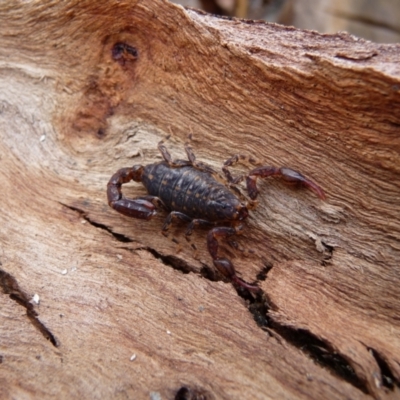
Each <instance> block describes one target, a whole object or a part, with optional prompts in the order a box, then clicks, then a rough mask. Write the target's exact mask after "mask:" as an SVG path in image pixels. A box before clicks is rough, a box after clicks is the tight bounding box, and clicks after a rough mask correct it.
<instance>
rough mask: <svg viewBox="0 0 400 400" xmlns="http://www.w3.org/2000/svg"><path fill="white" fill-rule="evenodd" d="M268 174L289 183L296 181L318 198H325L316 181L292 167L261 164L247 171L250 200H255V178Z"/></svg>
mask: <svg viewBox="0 0 400 400" xmlns="http://www.w3.org/2000/svg"><path fill="white" fill-rule="evenodd" d="M269 176H279V177H281V178H282V179H284V180H285V181H286V182H289V183H297V184H299V185H301V186H304V187H306V188H308V189H310V190H312V191H313V192H314V193H315V194H316V195H317V196H318V197H319V198H321V199H322V200H325V193H324V191H323V190H322V188H320V187H319V186H318V185H317V184H316V183H314V182H312V181H310V180H309V179H308V178H306V177H305V176H304V175H302V174H301V173H300V172H297V171H294V170H293V169H290V168H286V167H282V168H276V167H271V166H263V167H258V168H255V169H253V170H252V171H250V172H249V174H248V175H247V177H246V185H247V191H248V193H249V196H250V198H251V199H252V200H255V199H256V198H257V195H258V193H259V192H258V189H257V178H259V177H261V178H267V177H269Z"/></svg>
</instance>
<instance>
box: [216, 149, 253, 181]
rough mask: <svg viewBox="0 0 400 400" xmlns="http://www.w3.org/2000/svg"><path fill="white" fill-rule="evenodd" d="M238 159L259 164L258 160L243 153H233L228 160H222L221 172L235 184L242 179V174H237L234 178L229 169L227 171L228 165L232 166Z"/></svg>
mask: <svg viewBox="0 0 400 400" xmlns="http://www.w3.org/2000/svg"><path fill="white" fill-rule="evenodd" d="M239 161H247V162H249V163H250V164H252V165H257V164H260V161H259V160H257V159H255V158H253V157H251V156H247V155H244V154H235V155H234V156H232V157H231V158H229V159H228V160H226V161H225V162H224V165H223V166H222V172H223V173H224V175H225V177H226V179H227V180H228V182H229V183H231V184H233V185H236V184H238V183H240V182H242V180H243V179H244V177H245V176H244V175H239V176H237V177H236V178H234V177H233V176H232V174H231V171H229V169H228V167H232V166H233V165H235V164H237V163H238V162H239Z"/></svg>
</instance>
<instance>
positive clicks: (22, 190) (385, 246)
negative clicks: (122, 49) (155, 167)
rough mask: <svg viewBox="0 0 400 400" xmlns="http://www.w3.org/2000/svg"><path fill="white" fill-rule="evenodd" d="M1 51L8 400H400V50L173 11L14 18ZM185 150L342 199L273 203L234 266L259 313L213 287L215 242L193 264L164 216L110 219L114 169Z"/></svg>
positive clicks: (0, 19) (230, 291)
mask: <svg viewBox="0 0 400 400" xmlns="http://www.w3.org/2000/svg"><path fill="white" fill-rule="evenodd" d="M0 37H1V40H0V77H1V79H0V148H1V150H0V157H1V158H0V162H1V168H0V182H1V188H2V196H1V200H0V201H1V203H0V204H1V210H2V212H1V214H0V225H1V230H0V238H1V242H0V243H1V251H0V262H1V266H0V269H1V271H0V287H1V288H2V294H1V295H0V304H1V307H0V338H1V340H0V397H1V398H11V397H13V398H39V397H41V398H51V397H57V398H71V397H76V398H78V397H80V398H136V399H147V398H157V396H161V398H163V399H172V398H174V397H175V395H176V393H177V392H178V390H179V389H180V388H182V387H187V388H191V390H197V391H198V392H199V393H202V394H203V395H204V396H205V397H204V398H207V399H214V398H215V399H243V398H249V399H265V398H271V399H277V398H279V399H282V398H288V399H289V398H291V399H292V398H294V399H300V398H304V399H306V398H307V399H308V398H314V399H321V398H325V399H335V398H337V399H342V398H351V399H364V398H371V397H374V398H382V399H386V398H398V396H399V388H398V386H399V382H400V334H399V328H400V322H399V315H400V290H399V287H400V272H399V265H398V261H399V258H400V244H399V237H400V233H399V230H400V228H399V219H400V218H399V217H400V204H399V195H400V179H399V173H400V157H399V154H400V135H399V133H400V128H399V127H400V112H399V110H400V46H399V45H376V44H373V43H370V42H365V41H363V40H358V39H356V38H354V37H351V36H347V35H344V34H343V35H333V36H330V35H318V34H316V33H314V32H303V31H299V30H295V29H293V28H287V27H281V26H278V25H268V24H264V23H253V22H244V21H237V20H226V19H218V18H215V17H212V16H208V15H203V14H200V13H197V12H195V11H191V10H184V9H182V8H180V7H177V6H174V5H171V4H169V3H167V2H165V1H161V0H157V1H130V2H126V1H109V2H107V4H102V3H99V2H92V1H79V2H59V1H53V2H49V3H48V4H46V5H43V4H40V3H36V2H31V3H30V2H21V3H18V4H16V3H15V2H11V1H9V2H3V3H2V4H1V5H0ZM116 43H125V44H128V45H130V46H133V47H134V48H136V49H137V52H138V55H137V57H133V56H130V57H128V56H127V55H126V54H125V56H124V57H123V58H122V59H119V60H115V59H114V58H115V57H114V58H113V53H112V49H113V46H114V45H115V44H116ZM114 55H115V54H114ZM188 133H192V136H193V143H192V145H193V147H194V150H195V152H196V154H197V156H198V157H199V158H200V159H202V160H203V161H207V162H209V163H210V164H212V165H213V166H216V167H217V166H220V165H221V163H222V161H223V160H224V159H226V158H227V157H228V156H230V155H232V154H234V153H236V152H241V153H246V154H252V155H254V156H256V157H257V158H259V159H262V160H264V162H265V163H266V164H273V165H287V166H291V167H293V168H296V169H298V170H300V171H302V172H303V173H304V174H306V175H307V176H309V177H311V178H312V179H314V180H315V181H316V182H318V183H319V184H321V185H322V186H323V187H324V188H325V190H326V192H327V201H326V202H322V201H321V200H319V199H317V198H316V197H315V196H314V195H313V194H312V193H310V192H307V191H303V190H301V191H299V190H294V189H293V188H290V187H287V186H285V185H284V184H283V183H282V182H279V181H278V180H275V181H272V180H271V181H268V182H267V181H264V182H261V183H260V190H261V195H260V198H259V200H260V201H259V207H258V208H257V209H256V210H255V211H254V212H252V215H251V218H250V219H249V220H248V224H247V230H246V234H245V235H243V236H242V237H240V238H239V239H238V241H239V243H240V245H242V246H243V247H245V248H247V249H254V251H255V254H254V255H251V256H249V257H244V255H243V254H241V253H238V254H233V253H232V250H229V253H230V256H231V257H232V260H233V262H234V264H235V265H236V266H237V270H238V273H240V275H241V276H242V277H243V278H244V279H246V280H247V281H250V282H254V281H256V280H257V279H258V284H259V285H260V287H261V288H262V289H263V292H264V294H263V296H264V300H263V301H261V300H260V299H257V301H254V300H252V298H251V297H248V296H247V297H246V296H244V298H243V297H241V296H239V295H238V293H237V292H236V291H235V290H234V288H233V287H232V286H231V285H230V284H229V283H224V282H222V281H216V280H210V277H212V273H211V272H210V271H212V263H211V260H210V256H209V255H208V253H207V251H206V248H205V235H206V232H205V231H204V230H199V231H198V232H196V233H195V234H194V236H193V239H192V243H194V244H196V246H197V248H198V251H197V253H196V254H194V252H193V250H192V249H191V247H190V245H188V244H186V243H185V240H184V239H183V236H182V233H183V230H184V228H183V227H182V226H176V227H175V228H174V229H173V230H172V236H175V237H177V238H178V239H179V240H180V242H181V248H182V249H181V251H179V252H178V251H177V250H178V249H177V245H176V244H175V243H173V242H172V241H171V240H168V239H166V238H165V237H163V236H162V235H161V234H160V227H161V224H162V221H163V218H164V217H165V215H164V214H163V213H160V214H159V215H158V216H157V217H156V218H154V219H153V220H152V221H150V222H143V221H136V220H129V219H128V218H125V217H123V216H120V215H118V214H117V213H116V212H114V211H113V210H111V209H110V208H109V207H108V206H107V203H106V198H105V186H106V183H107V180H108V179H109V177H110V176H111V174H112V173H113V172H114V171H116V170H117V169H118V168H120V167H123V166H130V165H132V164H141V163H149V162H153V161H155V160H158V159H160V157H159V154H158V152H157V150H156V144H157V142H158V141H159V140H160V139H161V138H163V137H165V136H166V135H168V134H170V135H171V139H170V140H169V142H168V146H169V148H170V149H171V152H173V154H175V155H177V156H183V143H184V142H185V140H186V138H187V135H188ZM125 193H126V195H129V196H135V195H138V194H140V193H143V188H141V187H140V185H131V186H130V187H128V188H127V189H126V190H125ZM215 278H216V279H218V276H215ZM34 294H38V295H39V297H40V304H39V305H37V304H35V303H34V302H29V301H30V300H31V299H32V297H33V295H34ZM26 308H27V309H28V312H27V311H26ZM36 314H37V315H36ZM254 317H256V319H257V322H258V325H257V323H256V322H255V319H254ZM46 338H48V339H49V340H46ZM133 354H135V355H136V359H135V360H133V361H130V358H131V356H132V355H133ZM180 398H184V397H180ZM198 398H200V395H199V396H198Z"/></svg>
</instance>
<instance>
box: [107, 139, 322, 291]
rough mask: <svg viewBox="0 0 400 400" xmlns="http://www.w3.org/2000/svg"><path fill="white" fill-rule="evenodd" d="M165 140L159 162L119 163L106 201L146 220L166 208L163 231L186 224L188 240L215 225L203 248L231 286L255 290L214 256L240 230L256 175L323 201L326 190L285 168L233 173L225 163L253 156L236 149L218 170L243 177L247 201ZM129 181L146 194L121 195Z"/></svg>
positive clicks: (230, 178)
mask: <svg viewBox="0 0 400 400" xmlns="http://www.w3.org/2000/svg"><path fill="white" fill-rule="evenodd" d="M167 139H168V138H167ZM163 143H164V142H163V141H161V142H159V143H158V150H159V151H160V153H161V155H162V157H163V161H161V162H157V163H153V164H149V165H146V166H142V165H134V166H133V167H130V168H122V169H120V170H118V171H117V172H116V173H115V174H114V175H113V176H112V177H111V179H110V181H109V182H108V185H107V198H108V204H109V205H110V207H112V208H113V209H114V210H116V211H118V212H119V213H121V214H123V215H126V216H128V217H132V218H139V219H144V220H150V219H151V218H152V217H153V216H154V215H155V214H156V213H157V208H160V207H161V208H163V209H165V210H167V211H168V212H169V214H168V216H167V218H166V220H165V222H164V225H163V227H162V233H163V234H164V235H166V234H167V231H168V229H169V228H170V226H171V224H172V223H173V222H174V221H176V220H181V221H184V222H187V223H188V227H187V229H186V232H185V237H186V239H189V236H190V235H191V234H192V232H193V230H194V229H195V228H196V227H199V226H214V227H213V228H212V229H211V230H209V232H208V234H207V248H208V251H209V253H210V255H211V258H212V261H213V264H214V266H215V267H216V269H217V270H218V271H219V272H220V273H221V275H222V276H224V277H225V278H226V279H228V280H230V281H231V282H232V283H233V284H234V285H238V286H241V287H244V288H246V289H248V290H250V291H254V292H258V291H259V290H260V289H259V287H258V286H255V285H251V284H249V283H247V282H245V281H244V280H242V279H240V278H239V277H238V276H237V275H236V271H235V268H234V266H233V264H232V262H231V261H230V260H228V259H227V258H224V257H219V256H218V248H219V240H224V239H228V238H230V237H232V236H233V235H236V234H239V233H241V232H242V230H243V224H242V222H243V221H244V220H245V219H246V218H247V217H248V216H249V210H250V209H252V208H253V206H254V205H255V204H256V202H255V200H256V198H257V196H258V193H259V191H258V188H257V179H258V178H267V177H270V176H276V177H280V178H282V179H283V180H285V181H286V182H289V183H297V184H299V185H300V186H304V187H306V188H308V189H310V190H311V191H313V192H314V193H315V194H316V195H317V196H318V197H319V198H321V199H322V200H324V199H325V193H324V191H323V190H322V188H321V187H319V186H318V185H317V184H315V183H314V182H312V181H311V180H309V179H308V178H306V177H305V176H304V175H302V174H301V173H300V172H297V171H295V170H293V169H290V168H286V167H280V168H277V167H273V166H259V167H256V168H254V169H252V170H251V171H250V172H249V173H248V174H247V175H245V176H243V175H242V176H239V177H236V178H234V177H233V176H232V174H231V173H230V171H229V167H231V166H233V165H235V164H236V163H238V162H239V161H240V160H245V159H248V161H250V162H251V163H253V164H254V163H255V161H254V159H252V158H248V157H247V156H245V155H242V154H235V155H234V156H232V157H231V158H229V159H228V160H227V161H225V162H224V164H223V167H222V171H223V173H224V175H225V178H226V180H227V182H228V184H229V186H230V187H234V186H235V185H237V184H238V183H240V182H241V181H243V180H245V181H246V189H247V193H248V196H249V197H250V201H242V200H241V199H239V196H238V195H237V194H235V193H233V191H231V190H230V189H229V188H228V187H227V186H226V185H224V184H222V183H221V182H219V181H218V180H217V179H216V176H215V174H216V171H215V170H214V169H213V168H212V167H210V166H209V165H207V164H205V163H203V162H200V161H197V160H196V157H195V155H194V153H193V151H192V148H191V147H190V146H189V145H188V144H186V145H185V151H186V154H187V157H188V159H187V160H181V159H172V157H171V155H170V153H169V151H168V150H167V148H166V147H165V146H164V144H163ZM132 180H133V181H135V182H141V183H142V184H143V185H144V187H145V188H146V189H147V192H148V195H146V196H141V197H138V198H136V199H129V198H125V197H124V196H123V194H122V191H121V186H122V185H123V184H125V183H128V182H130V181H132ZM217 225H219V226H217ZM221 225H222V226H221ZM224 225H225V226H224Z"/></svg>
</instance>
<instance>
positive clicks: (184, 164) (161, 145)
mask: <svg viewBox="0 0 400 400" xmlns="http://www.w3.org/2000/svg"><path fill="white" fill-rule="evenodd" d="M167 139H168V138H167ZM158 150H160V153H161V155H162V156H163V158H164V160H165V161H166V163H167V164H168V165H169V166H170V167H173V168H180V167H187V166H189V165H192V164H191V162H190V161H188V160H173V159H172V157H171V154H170V152H169V151H168V150H167V148H166V147H165V146H164V141H163V140H161V142H159V143H158Z"/></svg>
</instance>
